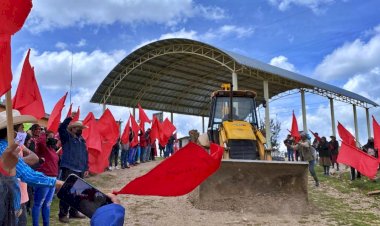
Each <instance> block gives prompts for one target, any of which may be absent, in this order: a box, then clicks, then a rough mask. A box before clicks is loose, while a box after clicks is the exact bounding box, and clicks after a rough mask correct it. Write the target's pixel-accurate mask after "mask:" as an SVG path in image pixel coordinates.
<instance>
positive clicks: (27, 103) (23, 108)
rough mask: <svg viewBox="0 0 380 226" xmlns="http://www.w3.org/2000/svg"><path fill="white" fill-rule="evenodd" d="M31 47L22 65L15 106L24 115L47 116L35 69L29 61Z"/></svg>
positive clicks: (14, 100)
mask: <svg viewBox="0 0 380 226" xmlns="http://www.w3.org/2000/svg"><path fill="white" fill-rule="evenodd" d="M29 55H30V49H29V50H28V53H27V54H26V57H25V60H24V65H23V67H22V71H21V76H20V82H19V84H18V87H17V91H16V95H15V96H14V98H13V103H12V105H13V108H14V109H16V110H18V111H20V113H21V114H23V115H33V116H34V117H36V118H37V119H40V118H43V117H44V116H45V108H44V103H43V100H42V97H41V93H40V90H39V88H38V84H37V80H36V77H35V75H34V69H33V68H32V66H31V65H30V62H29Z"/></svg>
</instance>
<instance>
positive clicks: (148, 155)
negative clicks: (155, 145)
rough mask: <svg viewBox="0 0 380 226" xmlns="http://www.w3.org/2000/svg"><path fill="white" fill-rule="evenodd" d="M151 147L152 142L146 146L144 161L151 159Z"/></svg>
mask: <svg viewBox="0 0 380 226" xmlns="http://www.w3.org/2000/svg"><path fill="white" fill-rule="evenodd" d="M150 149H151V147H150V144H148V145H147V146H146V147H145V151H144V161H145V162H146V161H148V160H149V159H150V151H151V150H150Z"/></svg>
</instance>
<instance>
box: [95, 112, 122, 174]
mask: <svg viewBox="0 0 380 226" xmlns="http://www.w3.org/2000/svg"><path fill="white" fill-rule="evenodd" d="M96 125H97V129H98V131H99V134H100V136H101V137H102V139H101V140H102V152H101V153H99V154H98V156H93V157H95V158H96V169H94V170H95V171H94V173H102V172H103V171H104V169H105V168H106V167H107V166H108V164H109V162H108V157H109V155H110V153H111V150H112V146H113V145H114V144H115V143H116V141H117V139H118V138H119V125H118V124H117V123H116V121H115V118H114V117H113V115H112V113H111V111H110V110H109V109H107V110H105V112H104V113H103V115H102V116H101V117H100V119H99V121H98V122H97V124H96Z"/></svg>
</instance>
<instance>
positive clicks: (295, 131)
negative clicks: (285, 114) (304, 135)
mask: <svg viewBox="0 0 380 226" xmlns="http://www.w3.org/2000/svg"><path fill="white" fill-rule="evenodd" d="M290 135H291V136H292V137H293V138H294V141H295V142H296V143H297V142H298V141H300V140H301V135H300V132H299V130H298V123H297V119H296V116H295V115H294V111H293V117H292V129H291V130H290Z"/></svg>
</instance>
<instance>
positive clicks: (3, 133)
mask: <svg viewBox="0 0 380 226" xmlns="http://www.w3.org/2000/svg"><path fill="white" fill-rule="evenodd" d="M12 116H13V126H18V125H20V124H22V123H25V122H36V121H37V119H36V118H34V117H33V116H30V115H21V114H20V112H19V111H17V110H13V111H12ZM7 121H8V120H7V115H6V112H5V111H3V112H0V157H1V159H2V160H1V161H0V162H2V165H3V167H2V169H3V170H1V173H0V174H2V175H7V176H13V177H12V178H14V179H15V178H18V179H20V180H21V181H22V182H25V183H27V184H28V185H30V186H34V187H54V186H55V187H56V188H57V190H59V189H60V188H61V186H62V185H63V182H62V181H60V180H57V179H56V178H53V177H47V176H45V175H44V174H42V173H40V172H36V171H34V170H33V169H31V168H30V167H29V166H28V164H26V163H25V162H24V160H23V158H22V157H19V158H18V159H17V163H16V165H15V167H13V165H12V167H10V166H8V167H7V164H8V163H7V162H6V161H4V158H6V157H7V151H6V150H7V147H8V142H7ZM15 137H16V136H15ZM23 148H24V146H23V145H22V144H21V145H20V144H18V152H17V153H19V152H20V151H22V149H23ZM3 155H5V157H3ZM7 158H9V157H7ZM4 165H5V167H4ZM4 171H6V173H4ZM12 190H13V191H14V194H13V197H12V198H13V207H14V209H15V212H16V213H17V216H19V215H20V214H21V212H20V204H21V200H20V199H21V193H20V188H19V185H18V181H17V180H15V183H13V189H12Z"/></svg>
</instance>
